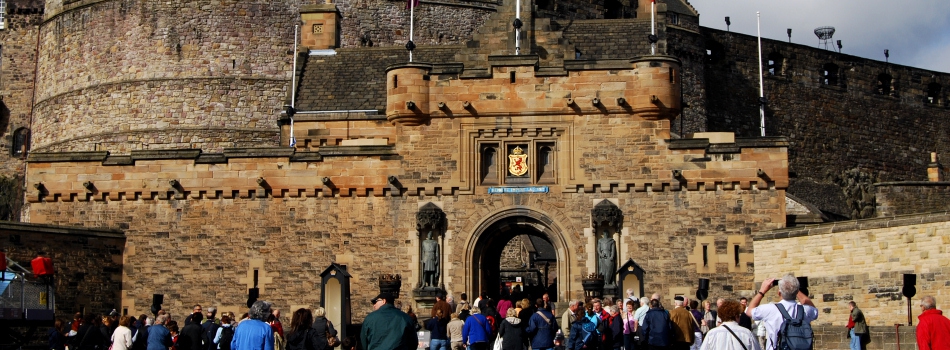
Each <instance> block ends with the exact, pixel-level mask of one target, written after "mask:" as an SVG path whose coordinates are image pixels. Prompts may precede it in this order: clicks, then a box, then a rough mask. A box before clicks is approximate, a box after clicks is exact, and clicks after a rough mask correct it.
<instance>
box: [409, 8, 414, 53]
mask: <svg viewBox="0 0 950 350" xmlns="http://www.w3.org/2000/svg"><path fill="white" fill-rule="evenodd" d="M415 17H416V0H409V41H410V42H412V39H413V36H412V34H413V32H412V30H413V28H414V27H413V25H414V24H415ZM409 62H412V50H409Z"/></svg>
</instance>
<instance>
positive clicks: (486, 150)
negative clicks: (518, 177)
mask: <svg viewBox="0 0 950 350" xmlns="http://www.w3.org/2000/svg"><path fill="white" fill-rule="evenodd" d="M481 153H482V164H481V172H482V174H481V175H482V176H481V177H482V183H483V184H497V183H498V150H497V145H485V146H482V152H481Z"/></svg>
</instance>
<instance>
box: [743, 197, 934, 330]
mask: <svg viewBox="0 0 950 350" xmlns="http://www.w3.org/2000/svg"><path fill="white" fill-rule="evenodd" d="M753 239H754V252H755V280H756V281H762V280H765V279H766V278H768V277H775V276H781V275H782V274H784V273H788V272H794V273H795V275H796V276H807V277H808V283H809V292H810V294H811V297H812V301H814V302H815V306H817V307H818V310H819V316H818V323H819V324H823V325H836V326H844V325H845V324H846V323H847V321H848V302H849V301H854V302H856V303H857V304H858V307H860V308H861V310H863V311H864V314H865V316H867V319H868V324H869V325H871V326H890V327H893V325H894V324H895V323H903V324H905V325H906V324H907V299H906V298H904V297H902V296H901V286H902V284H903V279H902V278H903V277H902V274H904V273H916V274H917V276H918V277H917V286H916V287H917V296H916V297H915V298H914V299H913V300H912V303H913V304H912V308H911V309H912V311H913V312H914V315H913V316H914V324H916V323H917V320H916V317H917V316H918V315H919V313H920V308H919V307H917V305H918V303H919V300H920V297H921V296H924V295H932V296H934V297H935V298H936V299H937V300H938V302H941V301H942V303H944V304H945V303H946V301H947V300H948V298H950V289H948V286H947V285H946V283H945V281H947V279H948V278H950V253H948V251H947V245H948V244H950V213H947V212H938V213H932V214H916V215H903V216H892V217H885V218H875V219H865V220H856V221H844V222H837V223H829V224H821V225H813V226H806V227H804V228H787V229H779V230H772V231H764V232H761V233H756V234H754V235H753ZM750 296H751V295H750ZM938 305H939V304H938ZM891 331H893V329H892V330H891Z"/></svg>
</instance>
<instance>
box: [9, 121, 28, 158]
mask: <svg viewBox="0 0 950 350" xmlns="http://www.w3.org/2000/svg"><path fill="white" fill-rule="evenodd" d="M10 150H11V153H12V155H13V156H14V157H26V154H27V152H29V151H30V129H27V128H19V129H16V131H14V132H13V146H12V147H11V148H10Z"/></svg>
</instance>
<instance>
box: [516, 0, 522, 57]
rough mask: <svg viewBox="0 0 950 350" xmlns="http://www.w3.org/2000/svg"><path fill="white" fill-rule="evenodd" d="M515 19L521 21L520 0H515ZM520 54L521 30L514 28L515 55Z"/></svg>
mask: <svg viewBox="0 0 950 350" xmlns="http://www.w3.org/2000/svg"><path fill="white" fill-rule="evenodd" d="M515 18H516V19H521V0H515ZM520 54H521V29H520V28H515V55H520Z"/></svg>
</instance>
